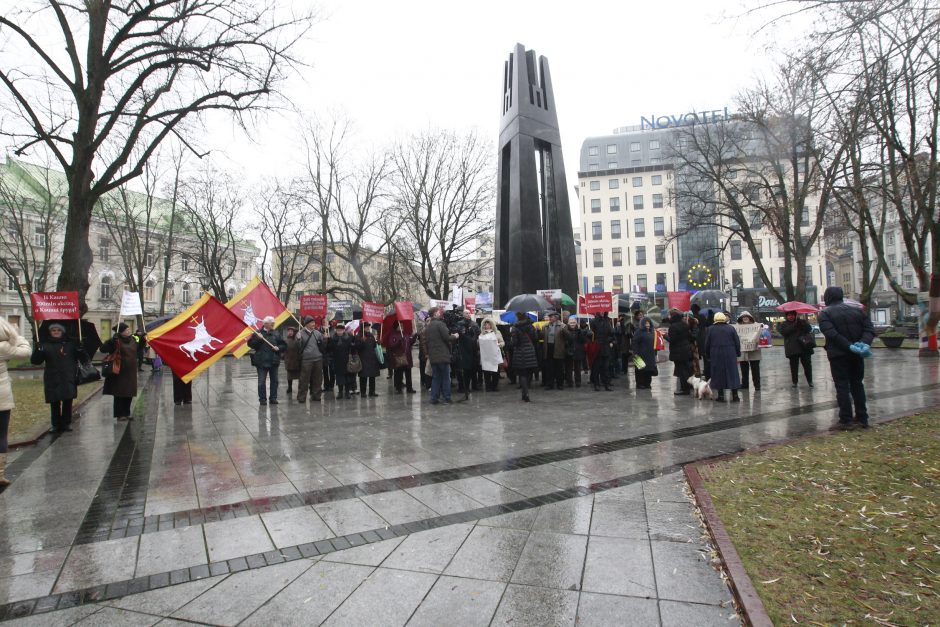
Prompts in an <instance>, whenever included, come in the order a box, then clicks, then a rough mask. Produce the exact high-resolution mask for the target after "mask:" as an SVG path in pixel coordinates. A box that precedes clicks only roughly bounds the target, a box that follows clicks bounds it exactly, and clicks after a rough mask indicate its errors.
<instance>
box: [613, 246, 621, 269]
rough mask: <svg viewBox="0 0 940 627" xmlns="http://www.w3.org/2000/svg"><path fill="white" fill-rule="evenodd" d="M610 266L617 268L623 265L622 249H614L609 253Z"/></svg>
mask: <svg viewBox="0 0 940 627" xmlns="http://www.w3.org/2000/svg"><path fill="white" fill-rule="evenodd" d="M611 264H612V265H613V266H614V267H615V268H619V267H620V266H622V265H623V249H622V248H614V249H613V251H611Z"/></svg>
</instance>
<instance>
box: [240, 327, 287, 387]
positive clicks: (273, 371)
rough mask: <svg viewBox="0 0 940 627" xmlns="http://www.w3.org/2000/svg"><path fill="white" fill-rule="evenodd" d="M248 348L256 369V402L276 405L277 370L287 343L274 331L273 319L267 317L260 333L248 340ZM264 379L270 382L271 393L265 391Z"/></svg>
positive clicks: (256, 332)
mask: <svg viewBox="0 0 940 627" xmlns="http://www.w3.org/2000/svg"><path fill="white" fill-rule="evenodd" d="M248 348H253V349H254V350H255V368H257V369H258V402H259V403H261V404H262V405H265V404H267V403H270V404H271V405H277V369H278V366H280V365H281V355H282V354H283V353H284V351H285V350H287V342H285V341H284V338H282V337H281V336H280V334H279V333H277V332H276V331H275V330H274V318H273V317H272V316H267V317H266V318H265V319H264V326H263V327H261V330H260V331H255V334H254V335H252V336H251V337H250V338H249V339H248ZM265 379H270V380H271V393H270V394H268V392H267V390H266V389H265Z"/></svg>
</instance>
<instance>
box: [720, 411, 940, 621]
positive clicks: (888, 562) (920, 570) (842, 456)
mask: <svg viewBox="0 0 940 627" xmlns="http://www.w3.org/2000/svg"><path fill="white" fill-rule="evenodd" d="M938 418H940V413H938V412H933V413H925V414H920V415H917V416H909V417H907V418H902V419H899V420H896V421H894V422H891V423H887V424H884V425H879V426H876V427H874V428H872V429H868V430H865V431H851V432H844V433H838V434H834V435H825V436H820V437H815V438H811V439H808V440H802V441H800V442H797V443H793V444H789V445H784V446H779V447H774V448H771V449H769V450H766V451H762V452H758V453H752V454H745V455H743V456H741V457H738V458H735V459H732V460H728V461H724V462H720V463H717V464H715V465H710V466H708V467H705V468H703V469H702V470H703V473H702V474H703V478H704V480H705V485H706V487H707V488H708V491H709V492H710V493H711V497H712V500H713V501H714V504H715V507H716V508H717V511H718V514H719V515H720V517H721V520H722V523H724V525H725V527H726V528H727V530H728V533H729V534H730V537H731V539H732V541H733V542H734V545H735V548H736V549H737V551H738V553H739V554H740V556H741V559H742V561H743V562H744V565H745V568H746V569H747V571H748V574H749V575H750V576H751V579H752V580H753V582H754V585H755V587H756V588H757V591H758V593H759V594H760V596H761V599H762V600H763V602H764V606H765V607H766V609H767V612H768V613H769V614H770V617H771V618H772V619H773V621H774V623H775V624H779V625H783V624H794V623H801V624H806V623H809V624H814V625H820V624H825V625H829V624H855V623H878V624H882V625H922V624H927V623H933V622H934V620H935V619H936V617H938V616H940V528H938V525H940V517H938V499H940V430H938V429H937V420H938Z"/></svg>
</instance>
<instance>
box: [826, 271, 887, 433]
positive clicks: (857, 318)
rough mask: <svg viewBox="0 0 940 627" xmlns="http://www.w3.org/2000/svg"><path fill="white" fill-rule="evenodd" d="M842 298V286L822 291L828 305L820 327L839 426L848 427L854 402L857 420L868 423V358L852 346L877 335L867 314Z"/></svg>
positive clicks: (866, 341)
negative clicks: (865, 381) (833, 386)
mask: <svg viewBox="0 0 940 627" xmlns="http://www.w3.org/2000/svg"><path fill="white" fill-rule="evenodd" d="M843 298H844V293H843V292H842V288H841V287H827V288H826V291H825V292H823V301H824V302H825V303H826V308H825V309H824V310H823V311H822V313H820V314H819V330H820V331H822V333H823V335H825V336H826V356H827V357H828V358H829V369H830V371H831V372H832V382H833V383H834V384H835V386H836V400H837V401H838V403H839V427H840V428H843V429H845V428H848V427H850V426H851V425H852V419H853V413H852V404H853V402H854V404H855V413H854V419H855V421H856V422H858V424H859V425H861V426H862V427H868V407H867V405H866V399H865V385H864V384H863V383H862V378H863V377H864V376H865V362H864V361H862V357H861V356H860V355H856V354H855V353H854V352H852V350H851V349H850V348H849V347H850V346H851V345H852V344H855V343H856V342H862V343H863V344H868V345H869V346H870V345H871V342H872V340H874V339H875V328H874V326H872V323H871V319H870V318H869V317H868V314H866V313H865V312H864V311H862V310H861V309H858V308H857V307H852V306H851V305H847V304H846V303H844V302H843Z"/></svg>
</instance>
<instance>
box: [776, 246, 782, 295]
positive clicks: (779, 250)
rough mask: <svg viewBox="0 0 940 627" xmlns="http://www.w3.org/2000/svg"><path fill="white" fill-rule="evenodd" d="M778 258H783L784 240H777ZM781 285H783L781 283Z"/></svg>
mask: <svg viewBox="0 0 940 627" xmlns="http://www.w3.org/2000/svg"><path fill="white" fill-rule="evenodd" d="M777 258H778V259H783V242H779V241H778V242H777ZM781 285H783V284H782V283H781Z"/></svg>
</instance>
